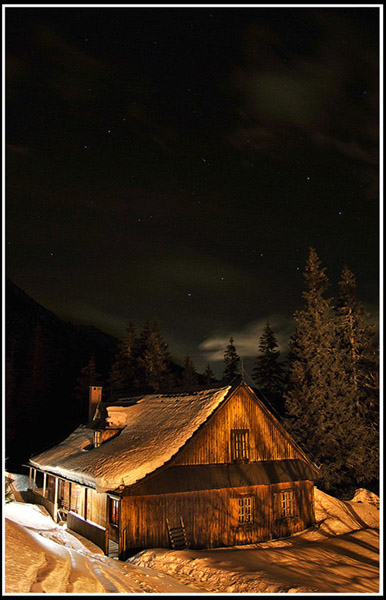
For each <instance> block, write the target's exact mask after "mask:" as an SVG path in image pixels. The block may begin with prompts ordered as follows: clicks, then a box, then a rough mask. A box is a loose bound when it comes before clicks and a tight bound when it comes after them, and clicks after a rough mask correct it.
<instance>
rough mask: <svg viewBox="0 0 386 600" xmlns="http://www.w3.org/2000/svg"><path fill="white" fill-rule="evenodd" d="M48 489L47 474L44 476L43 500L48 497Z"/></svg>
mask: <svg viewBox="0 0 386 600" xmlns="http://www.w3.org/2000/svg"><path fill="white" fill-rule="evenodd" d="M46 488H47V473H44V475H43V498H45V497H46Z"/></svg>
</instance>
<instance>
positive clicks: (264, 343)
mask: <svg viewBox="0 0 386 600" xmlns="http://www.w3.org/2000/svg"><path fill="white" fill-rule="evenodd" d="M259 351H260V355H259V356H258V357H257V358H256V360H255V366H254V369H253V372H252V377H253V379H254V381H255V382H256V385H257V387H258V388H259V389H260V390H261V391H262V393H263V394H264V395H265V396H267V397H268V399H269V401H270V402H271V403H272V404H273V405H274V407H275V409H276V410H277V411H278V412H279V413H280V414H282V412H283V401H282V397H283V391H284V390H283V385H284V370H283V366H282V365H281V363H280V362H279V358H280V351H279V348H278V344H277V341H276V337H275V334H274V332H273V331H272V329H271V327H270V325H269V323H267V324H266V326H265V328H264V332H263V334H262V335H261V337H260V343H259Z"/></svg>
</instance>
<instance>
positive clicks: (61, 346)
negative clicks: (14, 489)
mask: <svg viewBox="0 0 386 600" xmlns="http://www.w3.org/2000/svg"><path fill="white" fill-rule="evenodd" d="M5 326H6V372H7V373H6V374H7V376H6V421H7V428H6V455H7V457H8V461H9V462H8V466H12V465H14V466H16V464H20V463H21V462H23V461H25V460H26V459H27V458H28V457H29V455H30V454H31V453H35V452H38V451H39V450H41V449H42V448H45V447H47V446H48V445H50V444H51V443H55V442H57V441H59V440H60V439H61V438H62V437H64V436H66V435H67V434H68V433H69V432H70V431H71V430H72V429H73V428H74V427H75V426H76V425H78V424H79V422H80V420H81V419H82V415H83V412H84V406H80V405H79V402H78V404H76V401H75V399H74V398H73V392H74V387H75V384H76V380H77V378H78V377H79V374H80V371H81V369H82V368H83V367H84V366H85V365H86V364H87V363H88V361H89V359H90V357H91V356H92V355H94V357H95V363H96V368H97V371H98V372H99V373H100V374H101V376H102V379H103V380H104V381H106V379H107V375H108V372H109V369H110V365H111V362H112V359H113V357H114V354H115V353H116V350H117V344H118V340H116V339H115V338H113V337H112V336H110V335H108V334H106V333H103V332H101V331H99V330H98V329H96V328H94V327H89V326H88V327H86V326H79V325H73V324H71V323H68V322H65V321H63V320H62V319H60V318H59V317H57V316H56V315H55V314H54V313H52V312H51V311H49V310H47V309H46V308H44V307H43V306H41V305H40V304H39V303H38V302H36V301H35V300H34V299H33V298H31V297H29V296H28V295H27V294H26V293H25V292H24V291H23V290H21V289H20V288H19V287H18V286H16V285H15V284H14V283H13V282H12V281H10V280H7V281H6V290H5ZM86 402H87V398H85V399H84V403H86ZM20 440H23V443H22V444H20Z"/></svg>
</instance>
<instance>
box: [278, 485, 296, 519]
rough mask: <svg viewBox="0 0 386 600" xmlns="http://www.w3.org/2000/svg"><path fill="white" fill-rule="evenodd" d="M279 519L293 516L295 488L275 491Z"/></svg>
mask: <svg viewBox="0 0 386 600" xmlns="http://www.w3.org/2000/svg"><path fill="white" fill-rule="evenodd" d="M276 497H277V504H276V506H277V510H278V518H279V519H290V518H292V517H295V516H296V514H295V490H291V489H287V490H280V492H276Z"/></svg>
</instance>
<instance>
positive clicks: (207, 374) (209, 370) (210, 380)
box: [203, 363, 216, 384]
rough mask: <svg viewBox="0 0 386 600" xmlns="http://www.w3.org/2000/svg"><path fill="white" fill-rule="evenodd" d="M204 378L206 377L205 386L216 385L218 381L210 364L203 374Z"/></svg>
mask: <svg viewBox="0 0 386 600" xmlns="http://www.w3.org/2000/svg"><path fill="white" fill-rule="evenodd" d="M203 377H204V383H205V384H210V383H214V382H215V381H216V378H215V376H214V373H213V371H212V368H211V366H210V364H209V363H208V365H207V367H206V369H205V371H204V373H203Z"/></svg>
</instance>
